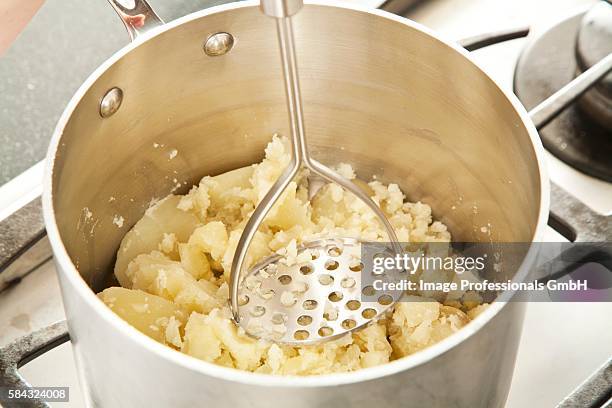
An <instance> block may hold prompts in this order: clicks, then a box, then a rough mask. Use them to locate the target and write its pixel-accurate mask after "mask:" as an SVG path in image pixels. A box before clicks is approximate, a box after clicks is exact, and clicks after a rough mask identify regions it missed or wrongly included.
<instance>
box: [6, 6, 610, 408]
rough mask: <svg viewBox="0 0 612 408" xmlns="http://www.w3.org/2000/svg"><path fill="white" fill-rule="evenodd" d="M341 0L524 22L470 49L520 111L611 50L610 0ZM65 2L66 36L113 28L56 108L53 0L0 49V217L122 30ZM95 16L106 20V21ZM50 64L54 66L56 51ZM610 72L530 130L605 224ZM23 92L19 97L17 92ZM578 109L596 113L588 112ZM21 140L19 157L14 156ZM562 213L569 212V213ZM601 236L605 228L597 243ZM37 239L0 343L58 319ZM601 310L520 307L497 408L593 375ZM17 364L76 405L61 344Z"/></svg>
mask: <svg viewBox="0 0 612 408" xmlns="http://www.w3.org/2000/svg"><path fill="white" fill-rule="evenodd" d="M352 1H359V2H360V3H363V5H365V6H368V7H375V6H381V7H382V8H386V9H388V10H390V11H393V12H398V13H401V14H403V15H405V16H407V17H408V18H411V19H413V20H416V21H417V22H420V23H422V24H424V25H426V26H428V27H430V28H433V29H434V30H436V31H438V32H441V33H442V34H444V35H446V36H447V38H449V39H454V40H458V39H462V38H467V37H471V36H473V35H476V34H480V33H484V32H492V31H497V30H499V29H500V28H507V27H515V26H523V25H528V26H531V32H530V34H529V37H528V38H526V39H516V40H512V41H508V42H504V43H501V44H498V45H494V46H490V47H487V48H483V49H480V50H478V51H474V58H475V60H476V61H477V62H478V63H479V64H480V65H481V66H482V67H483V69H484V70H485V71H487V72H488V73H489V74H490V75H491V76H492V77H493V78H494V79H495V80H496V81H497V82H498V83H499V84H500V85H501V86H502V87H505V88H507V89H510V90H513V91H514V92H515V93H516V94H517V96H518V97H519V99H520V100H521V101H522V102H523V104H525V106H526V107H527V108H528V109H529V108H531V107H533V106H535V105H536V104H537V103H538V102H540V101H541V100H543V99H545V98H546V97H547V96H549V95H550V94H552V93H553V92H554V91H556V90H557V89H559V88H560V87H561V86H562V85H564V84H565V83H567V82H569V81H570V80H571V79H572V78H573V77H574V76H575V75H576V74H577V73H578V72H579V71H580V70H584V69H585V68H586V67H588V66H589V65H592V63H593V61H594V60H595V59H597V58H601V56H602V53H603V52H606V53H609V52H610V51H611V50H610V49H607V51H606V47H610V46H611V45H612V41H610V40H609V38H610V37H606V36H609V35H610V31H609V30H610V27H612V24H609V22H610V20H609V19H608V20H606V17H605V16H604V15H606V12H605V10H604V11H597V8H599V9H602V10H603V9H604V8H605V7H608V8H611V9H612V6H610V5H608V4H606V3H605V2H602V1H596V0H585V1H580V0H540V1H537V2H534V1H529V0H517V1H513V2H507V1H501V0H472V1H471V2H464V1H461V0H437V1H414V0H413V1H408V0H403V1H400V0H392V1H387V2H385V3H384V4H382V5H381V4H380V2H377V1H373V0H352ZM64 2H68V3H74V4H73V5H74V6H75V10H81V12H82V13H84V15H82V16H81V17H82V18H80V20H81V21H82V25H80V24H79V23H78V22H75V23H74V24H73V25H72V26H70V28H66V30H70V31H71V33H72V34H70V35H77V34H75V33H79V32H81V31H88V30H92V31H95V27H94V28H91V25H95V21H94V20H95V19H96V18H97V17H98V16H97V14H96V13H98V12H99V13H100V14H101V15H102V16H103V17H102V20H103V22H102V24H104V25H106V26H110V27H114V28H115V31H112V32H111V33H110V35H109V37H110V40H109V41H108V42H106V43H105V44H104V45H103V46H101V47H100V48H98V49H97V48H96V46H97V42H96V41H97V40H96V38H95V37H92V38H89V39H88V41H89V43H88V44H84V43H83V44H81V45H82V48H83V50H84V54H85V55H89V56H91V58H90V59H89V60H87V61H77V63H76V65H77V67H76V68H75V70H76V71H77V72H78V73H79V75H81V76H79V75H77V78H76V79H70V80H67V81H69V82H70V81H72V82H70V85H69V86H68V91H62V93H60V94H61V95H63V96H62V97H64V98H65V100H63V101H57V100H55V101H54V102H55V103H57V104H58V106H57V107H53V108H49V104H50V103H51V100H52V99H53V98H52V97H49V96H48V95H47V96H46V99H45V95H44V94H43V93H41V92H40V91H37V89H39V88H40V85H39V84H40V83H41V82H42V81H45V83H48V82H49V81H50V79H51V78H52V73H51V72H55V71H57V70H58V67H54V66H50V67H47V68H48V69H47V71H49V72H44V71H41V70H39V68H37V67H36V66H35V65H36V62H35V59H36V58H35V57H36V56H40V55H39V54H38V53H37V52H36V50H32V49H31V47H32V45H31V43H32V42H33V40H32V37H34V36H35V34H36V33H38V34H40V33H43V32H45V30H49V29H51V27H50V24H51V21H52V20H53V18H54V16H55V15H56V14H60V13H64V10H66V6H65V4H61V5H60V3H62V2H60V1H59V0H47V4H45V6H43V9H42V10H41V11H40V12H39V15H38V16H37V17H36V18H35V20H34V21H33V22H32V23H31V26H30V27H28V29H26V32H24V34H23V35H22V37H21V38H20V39H18V41H17V42H16V43H15V45H14V46H13V48H12V49H11V50H9V52H8V53H7V55H6V56H4V57H2V58H0V72H1V73H3V74H4V75H3V77H5V78H9V79H8V83H5V84H3V85H0V87H3V88H4V89H2V88H0V90H4V91H5V92H4V94H8V93H7V92H13V93H14V94H15V95H16V96H15V98H13V99H14V100H15V101H17V102H19V103H15V102H13V103H12V104H11V105H10V106H8V105H7V106H2V105H0V108H1V109H0V116H1V117H2V121H0V122H4V125H2V126H1V127H0V130H2V133H4V135H1V136H3V137H5V138H8V139H7V141H5V143H9V144H10V146H9V147H8V149H7V151H12V152H13V154H12V156H6V157H4V156H3V159H2V162H3V165H2V166H0V180H8V181H7V182H6V183H5V184H4V185H2V186H0V220H2V219H4V218H5V217H7V216H8V215H10V214H12V213H13V212H14V211H15V210H17V209H19V208H21V207H22V206H23V205H25V204H27V203H28V202H30V201H31V200H32V199H33V198H35V197H36V196H37V195H38V194H40V191H41V185H40V180H41V178H42V162H38V163H36V161H37V160H41V159H42V155H43V154H44V153H43V152H44V150H45V149H46V144H47V140H46V139H45V138H44V137H41V136H40V135H41V134H44V135H48V136H50V134H51V130H52V125H53V124H54V122H55V120H56V119H57V115H59V113H60V111H61V107H62V106H64V105H65V102H66V101H67V99H68V97H69V96H70V95H71V94H72V91H73V89H71V88H70V87H71V86H73V85H74V86H76V85H78V83H80V82H81V81H82V79H84V77H85V76H86V75H87V74H88V73H89V72H90V71H91V70H92V69H93V68H94V67H95V66H96V65H97V64H98V63H99V62H101V61H102V60H103V59H104V58H105V57H107V56H108V55H110V53H112V52H113V51H114V50H115V49H118V48H119V47H120V46H121V45H122V43H121V41H120V40H118V39H119V38H123V36H124V34H123V32H121V30H122V27H120V26H119V25H118V24H114V23H115V21H114V16H112V15H111V14H107V13H112V12H108V11H107V10H106V7H107V5H106V4H101V5H95V7H96V8H95V9H94V10H87V9H86V8H84V7H83V6H80V5H79V4H78V2H77V1H75V0H67V1H66V0H64ZM95 3H98V2H95ZM99 3H104V2H99ZM152 3H153V4H154V5H156V4H155V2H153V1H152ZM185 3H186V4H187V5H183V6H180V7H179V6H175V8H174V9H172V8H171V7H170V6H167V5H166V6H161V7H160V9H161V10H160V11H161V12H162V13H163V12H166V14H167V15H169V16H171V17H177V16H179V15H182V14H186V13H187V12H191V11H194V10H196V9H198V8H202V7H203V6H205V5H206V6H209V5H211V4H210V3H209V2H202V1H193V2H185ZM204 3H206V4H204ZM593 6H595V7H596V8H593ZM164 7H165V8H166V9H165V10H164ZM594 10H595V11H594ZM587 13H588V15H587ZM585 15H587V17H586V18H585ZM602 16H604V17H602ZM106 17H108V21H105V18H106ZM71 20H72V21H74V19H71ZM77 20H78V19H77ZM606 22H607V23H606ZM87 27H89V28H87ZM518 31H520V30H518ZM579 32H580V35H578V33H579ZM115 34H116V36H115ZM59 37H60V38H65V39H66V38H69V35H68V34H64V36H62V35H61V33H60V35H59ZM577 38H578V40H576V39H577ZM576 41H578V42H576ZM576 44H577V46H578V47H576ZM593 44H596V46H594V45H593ZM577 50H578V51H577ZM41 52H42V51H41ZM32 55H33V56H32ZM20 56H23V57H24V58H26V59H27V58H30V60H31V61H29V62H28V61H25V60H24V59H23V58H19V57H20ZM56 63H57V64H58V65H61V61H59V60H56ZM23 64H26V65H27V67H26V66H25V65H23ZM28 64H29V65H28ZM26 68H27V69H26ZM20 72H26V73H28V74H31V75H32V78H27V77H25V78H24V77H23V76H18V75H17V74H18V73H20ZM11 73H12V74H13V76H12V77H11V76H10V75H11ZM611 79H612V74H610V75H608V76H607V77H606V78H605V79H604V80H603V81H602V82H601V83H600V84H598V85H597V87H595V88H594V89H592V90H590V91H589V93H588V94H587V95H585V97H584V98H581V99H580V100H579V102H578V103H576V104H574V105H573V106H571V107H570V108H568V109H567V110H566V111H564V112H563V113H562V114H561V115H560V116H559V117H557V118H556V119H555V120H553V121H552V122H551V123H549V124H548V125H547V126H546V127H545V128H543V129H542V131H541V132H540V134H541V137H542V140H543V143H544V145H545V147H546V148H547V162H548V167H549V174H550V177H551V180H552V181H553V182H554V183H556V184H558V185H559V186H560V187H561V188H562V189H564V190H565V191H567V192H568V193H569V196H563V197H565V198H567V199H569V200H576V198H579V202H581V203H583V204H584V205H585V206H584V207H581V206H578V209H579V210H578V211H579V212H580V211H581V214H584V213H589V214H592V215H593V216H594V217H598V218H597V219H598V220H604V222H607V223H609V222H610V221H609V220H610V218H609V216H610V215H612V160H610V157H612V154H611V153H612V138H610V136H611V135H612V130H611V128H610V116H609V115H610V113H611V112H612V110H611V109H612V107H611V106H612V105H610V99H605V98H606V96H608V97H610V95H611V92H610V90H611V88H610V86H611V85H610V80H611ZM11 81H13V82H11ZM16 83H17V85H16ZM23 89H26V90H27V91H23ZM24 92H26V95H25V96H17V95H21V94H23V93H24ZM27 92H29V94H28V93H27ZM48 92H49V91H48ZM41 98H42V100H41ZM1 103H6V102H1ZM602 106H603V108H602ZM606 107H607V109H606ZM589 112H595V113H594V114H592V115H589ZM29 114H31V116H32V118H36V115H40V116H41V117H40V122H41V123H43V124H44V126H43V127H40V126H41V125H40V124H39V125H28V126H26V129H29V130H32V131H33V132H34V133H36V135H38V136H35V137H33V139H32V140H22V138H21V137H15V138H13V139H11V138H10V135H11V134H15V135H16V134H17V130H18V129H21V127H23V126H24V124H23V123H21V122H20V121H23V120H27V116H28V115H29ZM16 115H21V116H19V117H17V116H16ZM20 126H21V127H20ZM37 126H38V127H37ZM26 145H27V146H26ZM20 149H21V150H22V151H23V155H19V154H18V152H19V151H20ZM3 154H4V153H3ZM26 162H27V163H26ZM26 164H27V165H26ZM28 166H30V167H29V168H28ZM24 169H26V170H25V171H23V170H24ZM0 183H1V181H0ZM559 197H560V196H557V198H559ZM553 198H554V197H553ZM572 202H574V201H572ZM565 204H567V203H565ZM564 214H565V215H567V214H570V215H571V213H568V212H565V213H564ZM574 215H575V214H574ZM604 217H608V218H604ZM564 221H568V220H563V219H560V220H556V222H557V225H555V227H559V226H560V225H559V224H563V223H564ZM558 229H559V230H561V231H562V234H563V235H562V234H560V233H559V232H557V231H556V230H554V229H553V228H549V229H548V230H547V235H546V237H545V239H546V240H547V241H552V242H561V241H566V240H567V239H568V238H569V239H572V237H571V234H570V233H568V231H566V230H563V228H558ZM608 231H609V230H608ZM611 239H612V237H610V236H609V235H608V236H607V237H606V239H605V240H606V241H610V240H611ZM45 245H46V243H45V241H44V240H43V241H42V242H41V243H40V244H39V245H37V248H38V249H37V248H34V249H35V250H34V251H31V252H32V253H29V254H26V255H25V256H24V257H23V261H20V262H21V263H22V264H23V265H25V266H22V267H21V270H22V273H21V275H23V276H22V277H21V278H20V279H19V282H18V283H13V284H12V285H11V286H10V288H8V289H6V290H2V289H0V345H3V344H6V343H8V342H10V341H11V340H14V339H16V338H18V337H20V336H22V335H24V334H25V333H28V332H31V331H33V330H35V329H37V328H40V327H44V326H46V325H48V324H49V323H50V322H53V321H56V320H60V319H63V318H64V312H63V308H62V304H61V300H60V299H61V297H60V293H59V286H58V283H57V279H56V275H55V270H54V267H53V264H52V262H51V261H50V259H49V255H48V251H46V250H45V249H46V248H45ZM25 271H27V273H25ZM2 287H3V285H2V281H1V280H0V288H2ZM610 311H611V310H610V305H609V304H607V303H530V304H528V306H527V315H526V321H525V325H524V331H523V337H522V341H521V345H520V348H519V355H518V359H517V365H516V369H515V373H514V378H513V383H512V388H511V391H510V395H509V398H508V402H507V407H525V406H535V407H548V406H556V405H557V404H558V403H559V402H560V401H561V400H563V398H565V397H566V396H567V395H569V394H571V393H572V392H573V390H575V389H576V388H577V387H579V386H581V384H582V383H583V381H585V380H586V379H587V378H588V377H589V376H591V375H592V374H594V373H596V372H597V370H598V368H599V367H600V366H601V365H602V364H604V363H605V362H606V361H607V360H608V359H610V357H611V356H612V327H610V325H609V321H610V318H609V316H610ZM609 367H610V366H609V365H608V375H609V371H610V368H609ZM20 371H21V373H22V374H23V375H24V377H25V378H26V379H27V380H29V381H30V382H31V383H32V384H33V385H34V386H69V387H70V397H71V402H70V403H57V406H71V407H80V406H83V402H82V401H83V399H82V394H81V389H80V387H79V383H78V375H77V372H76V369H75V365H74V359H73V355H72V351H71V346H70V343H65V344H63V345H61V346H59V347H57V348H55V349H53V350H51V351H49V352H47V353H45V354H44V355H42V356H41V357H39V358H37V359H35V360H33V361H32V362H30V363H28V364H26V365H25V366H24V367H23V368H22V369H21V370H20ZM593 383H594V382H593V381H591V383H589V384H587V386H583V387H582V388H581V392H582V394H580V393H575V394H573V397H572V398H574V399H573V400H567V401H566V405H565V406H584V405H581V403H578V402H576V401H578V400H577V399H576V398H580V397H583V396H584V395H586V394H588V393H589V392H592V391H593V389H594V388H597V386H593ZM600 388H601V387H600ZM585 393H586V394H585ZM608 398H609V396H608ZM572 404H573V405H572ZM597 406H599V405H597Z"/></svg>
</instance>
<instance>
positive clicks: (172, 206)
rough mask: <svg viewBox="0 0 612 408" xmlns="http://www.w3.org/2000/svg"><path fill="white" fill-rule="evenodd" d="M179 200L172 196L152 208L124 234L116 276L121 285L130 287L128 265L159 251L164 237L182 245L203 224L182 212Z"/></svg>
mask: <svg viewBox="0 0 612 408" xmlns="http://www.w3.org/2000/svg"><path fill="white" fill-rule="evenodd" d="M179 200H180V197H178V196H175V195H170V196H168V197H166V198H164V199H163V200H161V201H159V202H158V203H157V204H155V205H154V206H153V207H151V208H149V209H148V210H147V211H146V212H145V215H144V216H143V217H142V218H141V219H140V220H139V221H138V222H137V223H136V225H134V227H133V228H132V229H131V230H130V231H129V232H128V233H127V234H125V237H123V240H122V241H121V246H120V248H119V251H118V252H117V262H116V263H115V276H116V277H117V280H118V281H119V283H120V284H121V286H124V287H125V286H127V287H129V280H128V279H127V276H126V275H125V271H126V269H127V266H128V264H129V263H130V261H132V259H134V258H135V257H136V256H137V255H140V254H146V253H149V252H151V251H154V250H157V249H158V247H159V245H160V243H161V242H162V241H163V239H164V234H166V235H170V234H174V236H175V237H176V239H177V240H178V241H179V242H187V240H188V239H189V236H190V235H191V233H192V232H193V230H194V229H195V228H196V227H197V226H198V225H199V223H200V221H199V219H198V217H196V216H195V215H194V214H192V213H189V212H185V211H182V210H179V209H178V208H177V204H178V202H179Z"/></svg>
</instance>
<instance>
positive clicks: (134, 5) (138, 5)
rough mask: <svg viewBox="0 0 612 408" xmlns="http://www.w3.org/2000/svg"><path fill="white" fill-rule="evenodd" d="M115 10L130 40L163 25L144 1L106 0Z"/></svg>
mask: <svg viewBox="0 0 612 408" xmlns="http://www.w3.org/2000/svg"><path fill="white" fill-rule="evenodd" d="M108 2H109V3H110V5H111V7H112V8H113V9H114V10H115V12H116V13H117V15H118V16H119V18H120V19H121V21H122V22H123V25H124V26H125V29H126V30H127V32H128V34H129V36H130V40H132V41H134V40H135V39H136V38H137V37H138V36H140V35H142V34H144V33H146V32H147V31H149V30H152V29H154V28H156V27H159V26H161V25H163V24H164V22H163V21H162V19H161V18H159V16H158V15H157V14H156V13H155V11H153V9H152V8H151V6H150V5H149V3H147V2H146V0H108Z"/></svg>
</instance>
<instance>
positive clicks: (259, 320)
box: [230, 0, 400, 344]
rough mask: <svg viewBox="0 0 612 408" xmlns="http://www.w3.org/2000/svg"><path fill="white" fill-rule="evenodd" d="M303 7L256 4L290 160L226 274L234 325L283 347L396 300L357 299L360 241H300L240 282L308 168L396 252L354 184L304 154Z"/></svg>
mask: <svg viewBox="0 0 612 408" xmlns="http://www.w3.org/2000/svg"><path fill="white" fill-rule="evenodd" d="M302 5H303V3H302V0H262V1H261V4H260V7H261V10H262V11H263V13H264V14H266V15H268V16H270V17H273V18H274V19H275V20H276V28H277V33H278V42H279V47H280V53H281V61H282V66H283V76H284V81H285V93H286V97H287V108H288V112H289V120H290V127H291V140H292V152H291V153H292V157H291V162H290V164H289V166H287V168H286V169H285V170H284V171H283V173H282V174H281V176H280V177H279V178H278V180H277V181H276V182H275V183H274V185H273V186H272V188H270V190H269V191H268V193H267V194H266V195H265V196H264V198H263V199H262V200H261V202H260V203H259V205H257V207H256V208H255V211H254V212H253V214H252V215H251V217H250V219H249V220H248V222H247V223H246V226H245V228H244V231H243V232H242V236H241V237H240V240H239V242H238V246H237V248H236V252H235V254H234V258H233V261H232V267H231V273H230V304H231V309H232V314H233V317H234V320H235V321H236V323H238V324H239V325H240V326H241V327H242V328H244V330H245V331H246V333H248V334H250V335H252V336H254V337H257V338H265V339H269V340H274V341H277V342H280V343H287V344H311V343H316V342H318V341H323V340H329V339H333V338H337V337H339V336H341V335H343V334H345V333H347V332H349V331H351V330H354V329H356V328H358V327H361V326H363V325H365V324H367V323H368V322H370V321H372V320H373V319H375V318H376V317H377V316H379V315H380V314H381V313H383V312H384V311H385V310H387V309H388V308H389V307H391V306H392V305H393V303H394V302H395V301H397V299H396V298H394V297H393V296H391V295H382V296H381V299H379V301H378V302H370V304H362V302H360V301H359V300H358V298H360V292H359V291H360V290H361V284H360V273H359V272H360V271H361V268H363V264H362V263H361V262H360V260H359V257H360V242H359V241H358V240H356V239H351V238H331V239H321V240H316V241H311V242H306V243H305V244H304V245H302V246H301V247H300V248H299V249H298V255H297V259H296V260H294V261H292V262H287V259H285V258H284V257H283V256H281V255H273V256H270V257H268V258H266V259H264V260H262V261H261V262H259V263H258V264H256V265H255V266H254V267H252V268H251V269H250V271H249V273H248V274H247V276H245V278H244V279H242V280H241V279H240V277H241V272H242V270H243V267H244V263H245V260H246V256H247V253H248V250H249V246H250V244H251V241H252V239H253V237H254V235H255V233H256V232H257V229H258V228H259V226H260V225H261V224H262V223H263V221H264V219H265V217H266V215H267V213H268V212H269V211H270V209H271V208H272V206H273V205H274V203H276V202H277V201H278V199H279V197H280V196H281V194H282V193H283V191H284V190H285V189H286V188H287V186H288V185H289V183H290V182H291V180H293V179H294V178H295V176H296V175H297V174H298V171H299V170H300V169H302V168H303V167H305V168H307V169H308V170H309V171H310V173H311V174H315V175H317V176H320V177H321V178H322V179H324V180H326V181H328V182H330V183H336V184H338V185H340V186H341V187H343V188H345V189H346V190H348V191H350V192H351V193H353V194H354V195H355V196H357V198H359V199H360V200H361V201H363V202H364V203H366V204H367V205H368V207H369V208H370V209H371V210H372V211H374V213H375V214H376V215H377V217H378V218H379V219H380V221H381V222H382V224H383V225H384V227H385V230H386V232H387V235H388V238H389V240H390V241H391V242H392V243H393V248H394V250H395V252H397V253H399V252H400V250H399V244H398V240H397V236H396V235H395V232H394V231H393V227H392V226H391V224H390V222H389V220H387V218H386V216H385V214H384V213H383V211H382V210H381V209H380V208H379V207H378V205H377V204H376V203H375V202H374V201H373V200H372V199H371V198H370V197H369V196H368V195H367V194H366V193H365V192H364V191H363V190H362V189H361V188H359V187H358V186H357V185H355V184H354V183H353V182H351V181H349V180H348V179H346V178H344V177H342V176H341V175H339V174H338V173H337V172H335V171H333V170H331V169H329V168H328V167H326V166H324V165H323V164H321V163H319V162H318V161H316V160H314V159H313V158H312V157H310V154H309V151H308V145H307V143H306V135H305V132H304V121H303V113H302V100H301V95H300V85H299V78H298V70H297V59H296V53H295V45H294V37H293V27H292V21H291V16H293V15H294V14H296V13H297V12H298V11H299V10H300V9H301V7H302ZM310 195H311V194H309V196H310Z"/></svg>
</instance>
